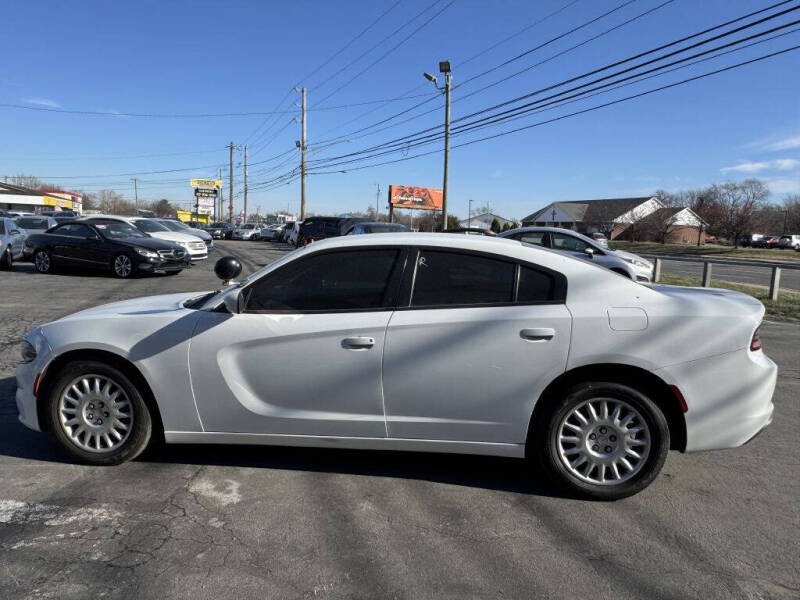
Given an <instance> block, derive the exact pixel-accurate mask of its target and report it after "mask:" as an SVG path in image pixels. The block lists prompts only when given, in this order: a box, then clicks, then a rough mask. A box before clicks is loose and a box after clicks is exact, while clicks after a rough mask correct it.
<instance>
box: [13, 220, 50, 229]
mask: <svg viewBox="0 0 800 600" xmlns="http://www.w3.org/2000/svg"><path fill="white" fill-rule="evenodd" d="M17 225H19V226H20V227H22V228H23V229H50V220H49V219H47V218H45V217H20V218H19V219H17Z"/></svg>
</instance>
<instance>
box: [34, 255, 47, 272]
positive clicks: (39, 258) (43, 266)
mask: <svg viewBox="0 0 800 600" xmlns="http://www.w3.org/2000/svg"><path fill="white" fill-rule="evenodd" d="M36 270H37V271H42V272H44V271H49V270H50V257H49V256H48V255H47V252H39V253H38V254H37V255H36Z"/></svg>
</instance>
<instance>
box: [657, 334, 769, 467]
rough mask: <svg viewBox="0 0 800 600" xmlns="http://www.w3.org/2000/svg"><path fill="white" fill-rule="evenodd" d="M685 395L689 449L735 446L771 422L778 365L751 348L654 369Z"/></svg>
mask: <svg viewBox="0 0 800 600" xmlns="http://www.w3.org/2000/svg"><path fill="white" fill-rule="evenodd" d="M655 374H656V375H659V376H660V377H661V378H662V379H664V381H666V382H667V383H668V384H672V385H675V386H677V387H678V389H679V390H680V391H681V393H682V394H683V396H684V398H685V399H686V404H687V406H688V408H689V410H688V411H687V412H686V414H685V415H684V416H685V419H686V451H687V452H691V451H695V450H717V449H721V448H735V447H737V446H741V445H742V444H745V443H746V442H748V441H749V440H751V439H752V438H753V437H754V436H755V435H757V434H758V433H759V432H760V431H761V430H762V429H764V428H765V427H766V426H767V425H769V424H770V423H771V422H772V414H773V411H774V408H775V407H774V405H773V404H772V394H773V392H774V391H775V383H776V381H777V378H778V367H777V365H776V364H775V363H774V362H772V361H771V360H770V359H769V358H768V357H767V356H766V355H765V354H764V352H763V351H761V350H757V351H755V352H751V351H750V350H749V349H747V348H743V349H741V350H736V351H734V352H728V353H726V354H721V355H719V356H712V357H709V358H704V359H701V360H694V361H690V362H686V363H681V364H677V365H670V366H669V367H665V368H663V369H659V370H658V371H656V372H655Z"/></svg>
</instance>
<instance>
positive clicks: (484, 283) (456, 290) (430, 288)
mask: <svg viewBox="0 0 800 600" xmlns="http://www.w3.org/2000/svg"><path fill="white" fill-rule="evenodd" d="M515 275H516V265H515V264H514V263H512V262H507V261H504V260H499V259H494V258H489V257H485V256H479V255H474V254H463V253H458V252H450V251H442V250H427V249H426V250H421V251H420V252H419V256H418V258H417V265H416V275H415V277H414V286H413V290H412V294H411V306H416V307H423V306H432V307H433V306H459V305H460V306H464V305H481V304H504V303H510V302H512V301H513V300H514V280H515Z"/></svg>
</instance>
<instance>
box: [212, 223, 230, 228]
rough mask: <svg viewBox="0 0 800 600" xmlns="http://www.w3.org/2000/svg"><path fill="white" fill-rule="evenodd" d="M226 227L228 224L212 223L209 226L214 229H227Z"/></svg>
mask: <svg viewBox="0 0 800 600" xmlns="http://www.w3.org/2000/svg"><path fill="white" fill-rule="evenodd" d="M226 225H227V223H222V222H218V223H212V224H211V225H209V227H214V228H223V227H225V226H226Z"/></svg>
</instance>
